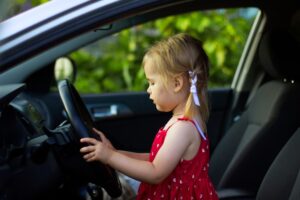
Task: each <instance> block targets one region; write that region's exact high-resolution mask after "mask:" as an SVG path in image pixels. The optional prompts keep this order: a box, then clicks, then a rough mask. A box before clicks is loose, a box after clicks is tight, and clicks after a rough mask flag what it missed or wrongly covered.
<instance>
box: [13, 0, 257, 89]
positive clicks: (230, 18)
mask: <svg viewBox="0 0 300 200" xmlns="http://www.w3.org/2000/svg"><path fill="white" fill-rule="evenodd" d="M44 2H46V0H16V1H15V2H14V3H11V4H10V9H9V10H10V11H9V12H8V13H9V14H10V15H12V13H17V12H21V11H22V9H23V10H24V9H28V8H30V7H32V6H36V5H38V4H41V3H44ZM257 13H258V10H257V9H255V8H244V9H222V10H209V11H194V12H189V13H184V14H180V15H174V16H168V17H165V18H161V19H158V20H155V21H150V22H147V23H145V24H142V25H138V26H135V27H132V28H129V29H126V30H123V31H121V32H119V33H117V34H114V35H112V36H108V37H106V38H102V39H101V40H99V41H97V42H94V43H93V44H89V45H87V46H85V47H83V48H80V49H78V50H76V51H74V52H72V53H71V54H70V55H69V57H70V58H72V59H73V61H74V62H75V63H76V65H77V67H78V68H77V71H78V73H77V77H76V82H75V86H76V88H77V89H78V91H80V92H81V93H106V92H120V91H122V92H123V91H143V90H145V88H146V87H147V81H146V80H145V77H144V73H143V69H142V67H141V61H142V58H143V55H144V53H145V52H146V50H147V49H148V48H149V47H150V46H151V45H153V44H154V43H155V42H156V41H159V40H161V39H163V38H166V37H169V36H171V35H173V34H176V33H180V32H185V33H189V34H191V35H192V36H194V37H196V38H198V39H200V40H201V41H202V42H203V47H204V49H205V51H206V52H207V54H208V56H209V59H210V64H211V65H210V78H209V87H210V88H216V87H229V86H230V84H231V82H232V79H233V76H234V73H235V70H236V67H237V66H238V62H239V59H240V57H241V54H242V50H243V47H244V45H245V43H246V39H247V36H248V35H249V32H250V29H251V26H252V24H253V21H254V18H255V16H256V14H257Z"/></svg>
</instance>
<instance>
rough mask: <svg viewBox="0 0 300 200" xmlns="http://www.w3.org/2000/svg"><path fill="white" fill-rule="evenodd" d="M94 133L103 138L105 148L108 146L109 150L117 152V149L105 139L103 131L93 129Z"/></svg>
mask: <svg viewBox="0 0 300 200" xmlns="http://www.w3.org/2000/svg"><path fill="white" fill-rule="evenodd" d="M93 131H94V133H96V134H98V135H99V136H100V138H101V140H102V143H103V144H104V145H105V146H107V147H109V148H111V149H113V150H115V147H114V146H113V145H112V144H111V142H110V141H109V140H108V139H107V138H106V137H105V135H104V134H103V133H102V132H101V131H99V130H98V129H96V128H93Z"/></svg>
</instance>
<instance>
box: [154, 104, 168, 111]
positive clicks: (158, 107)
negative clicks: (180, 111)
mask: <svg viewBox="0 0 300 200" xmlns="http://www.w3.org/2000/svg"><path fill="white" fill-rule="evenodd" d="M155 106H156V110H158V111H159V112H170V111H171V110H167V109H164V108H162V107H160V106H158V105H156V104H155Z"/></svg>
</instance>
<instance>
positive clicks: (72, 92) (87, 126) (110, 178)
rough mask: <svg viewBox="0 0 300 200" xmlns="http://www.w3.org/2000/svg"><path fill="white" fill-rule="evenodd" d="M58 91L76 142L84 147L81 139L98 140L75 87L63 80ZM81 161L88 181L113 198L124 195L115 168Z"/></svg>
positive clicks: (92, 123)
mask: <svg viewBox="0 0 300 200" xmlns="http://www.w3.org/2000/svg"><path fill="white" fill-rule="evenodd" d="M58 90H59V94H60V97H61V100H62V102H63V105H64V108H65V111H66V113H67V116H68V119H69V121H70V123H71V125H72V127H73V129H74V132H75V137H76V140H75V142H78V144H79V145H80V146H82V145H81V144H80V142H79V140H80V139H81V138H84V137H93V138H96V136H97V135H96V134H92V128H93V127H95V126H94V122H93V120H92V118H91V116H90V114H89V112H88V110H87V108H86V107H85V104H84V103H83V101H82V99H81V97H80V95H79V94H78V92H77V90H76V89H75V87H74V86H73V85H72V84H71V83H70V82H69V81H68V80H62V81H60V82H59V83H58ZM97 139H98V140H99V139H100V138H97ZM81 160H82V161H83V162H81V163H80V165H81V168H82V167H83V168H84V169H85V170H83V171H85V172H86V174H85V176H87V177H88V180H90V181H91V182H93V183H95V184H98V185H101V186H102V187H103V188H104V189H105V190H106V192H107V193H108V194H109V195H110V196H111V197H118V196H120V195H121V194H122V186H121V184H120V180H119V178H118V176H117V173H116V172H115V170H114V169H113V168H111V167H109V166H108V165H105V164H103V163H100V162H92V163H87V162H85V161H84V160H83V158H82V157H81ZM80 173H81V172H80Z"/></svg>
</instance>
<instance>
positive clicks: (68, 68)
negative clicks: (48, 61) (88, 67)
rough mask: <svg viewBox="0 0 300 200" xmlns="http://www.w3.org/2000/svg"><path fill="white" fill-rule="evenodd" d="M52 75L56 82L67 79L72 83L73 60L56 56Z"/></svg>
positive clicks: (74, 69)
mask: <svg viewBox="0 0 300 200" xmlns="http://www.w3.org/2000/svg"><path fill="white" fill-rule="evenodd" d="M54 76H55V80H56V81H57V82H58V81H61V80H64V79H68V80H69V81H70V82H71V83H74V81H75V78H76V66H75V64H74V62H73V61H72V60H71V59H70V58H68V57H60V58H58V59H57V60H56V61H55V65H54Z"/></svg>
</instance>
